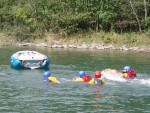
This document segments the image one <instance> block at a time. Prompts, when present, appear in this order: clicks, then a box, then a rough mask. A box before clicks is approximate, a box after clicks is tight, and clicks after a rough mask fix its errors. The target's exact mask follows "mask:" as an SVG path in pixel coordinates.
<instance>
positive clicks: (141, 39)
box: [0, 32, 150, 47]
mask: <svg viewBox="0 0 150 113" xmlns="http://www.w3.org/2000/svg"><path fill="white" fill-rule="evenodd" d="M27 37H28V38H22V37H21V36H20V37H15V36H12V35H9V36H8V35H5V34H3V33H1V34H0V43H1V45H15V44H16V43H23V42H24V43H28V42H29V43H39V44H40V43H46V44H49V45H54V44H57V45H65V44H66V45H82V44H85V45H95V44H96V45H113V46H122V45H125V46H126V47H137V46H138V47H149V46H150V33H149V32H147V33H143V34H137V33H124V34H117V33H115V32H109V33H106V32H98V33H95V32H94V33H93V32H92V33H90V32H89V33H82V34H76V35H72V36H62V35H46V36H44V37H38V38H35V37H34V38H33V37H32V36H27Z"/></svg>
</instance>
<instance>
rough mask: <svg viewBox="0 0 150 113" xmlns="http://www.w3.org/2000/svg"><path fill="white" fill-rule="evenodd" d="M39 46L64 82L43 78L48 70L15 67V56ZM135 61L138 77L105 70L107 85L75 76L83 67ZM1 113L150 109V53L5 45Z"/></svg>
mask: <svg viewBox="0 0 150 113" xmlns="http://www.w3.org/2000/svg"><path fill="white" fill-rule="evenodd" d="M20 50H36V51H39V52H41V53H43V54H45V55H47V56H49V58H50V61H51V64H50V66H49V69H48V70H50V71H51V72H52V74H53V76H55V77H56V78H58V80H59V81H60V82H61V83H60V84H52V83H50V82H47V81H44V80H43V73H44V72H45V71H47V70H44V69H43V70H16V69H13V68H12V67H11V64H10V56H11V55H12V54H13V53H15V52H17V51H20ZM125 65H130V66H131V67H132V68H133V69H134V70H136V72H137V78H136V79H133V80H124V79H123V78H122V79H118V78H113V77H109V76H106V77H105V80H106V83H105V84H104V85H103V86H98V85H90V84H86V83H78V82H73V81H72V79H73V77H74V76H76V75H77V74H78V72H79V71H80V70H84V71H86V73H88V74H89V75H91V76H93V73H94V71H96V70H104V69H108V68H113V69H117V70H119V71H121V70H122V68H123V67H124V66H125ZM0 112H1V113H149V112H150V54H149V53H139V52H130V51H128V52H127V51H112V50H111V51H110V50H99V51H98V50H82V49H50V48H33V47H32V48H31V47H0Z"/></svg>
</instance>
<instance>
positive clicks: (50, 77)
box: [44, 71, 60, 83]
mask: <svg viewBox="0 0 150 113" xmlns="http://www.w3.org/2000/svg"><path fill="white" fill-rule="evenodd" d="M44 79H46V80H47V79H48V80H49V81H50V82H52V83H60V82H59V81H58V80H57V78H56V77H53V76H52V75H51V72H50V71H46V72H44Z"/></svg>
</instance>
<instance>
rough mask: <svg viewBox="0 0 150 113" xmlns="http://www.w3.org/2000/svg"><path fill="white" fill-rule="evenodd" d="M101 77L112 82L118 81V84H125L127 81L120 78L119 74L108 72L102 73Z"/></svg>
mask: <svg viewBox="0 0 150 113" xmlns="http://www.w3.org/2000/svg"><path fill="white" fill-rule="evenodd" d="M102 76H103V78H105V79H108V80H112V81H118V82H126V81H127V80H126V79H124V78H122V77H121V76H120V73H118V74H117V73H108V72H105V71H102Z"/></svg>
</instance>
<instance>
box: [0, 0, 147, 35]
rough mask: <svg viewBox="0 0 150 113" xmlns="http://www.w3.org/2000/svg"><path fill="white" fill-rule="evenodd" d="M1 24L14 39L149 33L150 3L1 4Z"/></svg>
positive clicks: (20, 0) (65, 0)
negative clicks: (22, 36)
mask: <svg viewBox="0 0 150 113" xmlns="http://www.w3.org/2000/svg"><path fill="white" fill-rule="evenodd" d="M0 23H1V24H0V30H1V32H6V33H12V34H16V35H20V34H21V35H28V34H32V35H35V34H36V35H41V34H47V33H56V34H58V33H62V34H65V35H71V34H74V33H79V32H89V31H94V32H99V31H105V32H109V31H113V32H116V33H120V34H121V33H125V32H126V33H127V32H138V33H142V32H149V30H150V0H1V1H0Z"/></svg>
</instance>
